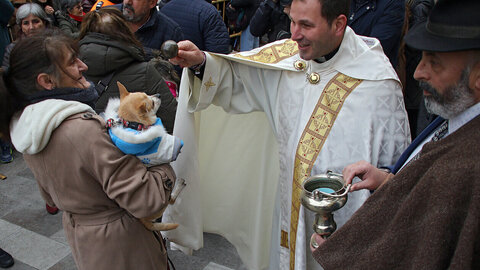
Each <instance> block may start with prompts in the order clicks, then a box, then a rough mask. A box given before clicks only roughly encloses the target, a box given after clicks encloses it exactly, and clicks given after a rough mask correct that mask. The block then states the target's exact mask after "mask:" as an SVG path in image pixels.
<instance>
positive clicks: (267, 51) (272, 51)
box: [234, 39, 298, 64]
mask: <svg viewBox="0 0 480 270" xmlns="http://www.w3.org/2000/svg"><path fill="white" fill-rule="evenodd" d="M297 53H298V46H297V42H295V41H293V40H291V39H289V40H286V41H285V42H283V43H281V44H276V45H272V46H269V47H266V48H263V49H261V50H260V51H259V52H258V53H256V54H253V55H248V56H245V55H242V54H240V53H237V54H234V56H236V57H238V58H242V59H248V60H252V61H255V62H260V63H266V64H275V63H278V62H280V61H282V60H284V59H286V58H289V57H291V56H292V55H295V54H297Z"/></svg>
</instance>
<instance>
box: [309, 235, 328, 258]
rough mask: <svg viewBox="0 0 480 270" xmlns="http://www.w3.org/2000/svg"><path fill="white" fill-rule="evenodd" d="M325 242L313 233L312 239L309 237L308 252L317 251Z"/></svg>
mask: <svg viewBox="0 0 480 270" xmlns="http://www.w3.org/2000/svg"><path fill="white" fill-rule="evenodd" d="M325 241H327V240H325V239H324V238H323V237H322V236H321V235H320V234H318V233H314V234H312V237H310V250H311V251H312V253H313V252H314V251H315V249H317V248H318V247H319V246H320V245H321V244H323V243H325Z"/></svg>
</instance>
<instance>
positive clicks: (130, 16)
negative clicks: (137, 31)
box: [122, 5, 142, 23]
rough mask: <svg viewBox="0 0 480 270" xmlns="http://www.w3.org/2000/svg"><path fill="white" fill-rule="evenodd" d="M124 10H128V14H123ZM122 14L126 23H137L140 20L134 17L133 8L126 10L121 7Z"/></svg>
mask: <svg viewBox="0 0 480 270" xmlns="http://www.w3.org/2000/svg"><path fill="white" fill-rule="evenodd" d="M126 9H128V10H129V11H130V12H125V10H126ZM122 14H123V17H124V18H125V20H126V21H127V22H131V23H137V22H139V21H141V19H142V18H141V17H140V16H135V11H134V10H133V7H132V8H127V6H126V5H125V6H123V10H122Z"/></svg>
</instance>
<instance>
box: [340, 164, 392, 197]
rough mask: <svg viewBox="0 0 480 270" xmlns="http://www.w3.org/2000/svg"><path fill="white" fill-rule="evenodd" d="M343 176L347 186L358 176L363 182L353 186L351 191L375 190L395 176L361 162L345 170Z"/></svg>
mask: <svg viewBox="0 0 480 270" xmlns="http://www.w3.org/2000/svg"><path fill="white" fill-rule="evenodd" d="M342 174H343V179H344V180H345V183H346V184H350V183H352V179H353V178H354V177H355V176H358V177H359V178H360V179H361V180H362V181H361V182H358V183H355V184H353V185H352V187H351V188H350V191H356V190H360V189H369V190H375V189H377V188H378V187H380V186H381V185H382V184H383V183H384V182H385V181H386V180H388V179H389V178H390V176H393V175H392V174H389V173H387V172H385V171H382V170H380V169H378V168H376V167H375V166H373V165H372V164H370V163H368V162H366V161H359V162H357V163H353V164H350V165H348V166H347V167H345V169H343V172H342Z"/></svg>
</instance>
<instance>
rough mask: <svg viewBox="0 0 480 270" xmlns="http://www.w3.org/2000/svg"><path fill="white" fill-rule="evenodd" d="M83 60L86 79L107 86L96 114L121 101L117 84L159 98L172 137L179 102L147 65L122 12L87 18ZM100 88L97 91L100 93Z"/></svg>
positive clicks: (91, 14)
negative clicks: (116, 101)
mask: <svg viewBox="0 0 480 270" xmlns="http://www.w3.org/2000/svg"><path fill="white" fill-rule="evenodd" d="M79 38H80V42H79V46H80V59H81V60H82V61H83V62H84V63H85V64H86V65H87V66H88V67H89V69H88V70H87V71H85V72H84V75H85V77H86V78H87V79H88V80H90V81H92V82H94V83H95V84H98V83H99V82H100V81H102V84H103V85H104V86H107V88H106V89H105V91H104V92H103V93H102V94H101V96H100V97H99V99H98V100H97V102H96V104H95V110H96V111H97V112H102V111H104V109H105V107H106V106H107V103H108V100H109V99H110V98H111V97H118V96H119V93H118V87H117V81H119V82H121V83H122V84H123V85H125V87H126V88H127V89H128V91H130V92H145V93H146V94H148V95H152V94H160V99H161V105H160V108H159V110H158V111H157V116H158V117H160V119H162V122H163V125H164V126H165V128H166V129H167V132H169V133H172V131H173V123H174V121H175V113H176V110H177V102H176V100H175V99H174V97H173V95H172V94H171V92H170V90H169V88H168V86H167V83H166V82H165V80H164V79H163V78H162V76H161V74H160V72H159V71H158V70H157V68H156V67H155V63H154V62H146V60H145V54H144V52H143V49H142V44H141V43H140V42H139V41H138V40H137V39H136V38H135V35H134V34H133V33H132V32H131V30H130V28H129V27H128V24H127V22H126V21H125V20H124V18H123V16H122V14H121V12H120V11H119V10H118V9H116V8H108V7H107V8H102V9H100V10H98V11H95V12H89V13H88V14H87V15H86V16H85V21H84V22H83V25H82V29H81V31H80V35H79ZM98 89H99V88H98V86H97V90H98Z"/></svg>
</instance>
